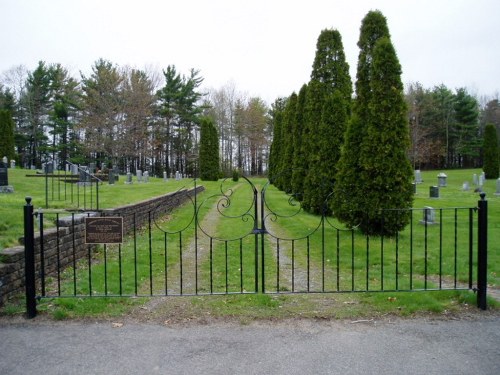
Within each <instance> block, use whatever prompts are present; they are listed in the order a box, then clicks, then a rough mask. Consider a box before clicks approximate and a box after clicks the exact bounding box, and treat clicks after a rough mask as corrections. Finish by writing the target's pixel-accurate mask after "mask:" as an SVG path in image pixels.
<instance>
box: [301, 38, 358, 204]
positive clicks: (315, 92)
mask: <svg viewBox="0 0 500 375" xmlns="http://www.w3.org/2000/svg"><path fill="white" fill-rule="evenodd" d="M351 94H352V83H351V78H350V76H349V65H348V64H347V62H346V61H345V54H344V47H343V45H342V38H341V36H340V33H339V32H338V31H337V30H323V31H322V32H321V34H320V36H319V38H318V42H317V44H316V55H315V58H314V63H313V70H312V73H311V81H310V82H309V85H308V91H307V97H306V111H305V112H306V117H305V118H306V123H307V125H306V126H307V129H308V133H309V134H308V138H307V140H303V145H305V146H306V147H305V152H304V155H306V157H307V158H308V166H309V170H308V172H307V175H306V178H305V181H304V196H303V202H302V206H303V207H304V209H306V210H308V211H311V212H315V213H323V212H324V210H325V208H326V206H325V201H326V199H327V197H328V193H329V192H330V191H331V190H332V188H333V184H334V180H335V168H334V166H335V165H336V163H337V162H338V160H339V158H340V148H341V145H342V144H343V141H344V139H343V135H344V132H345V128H346V124H347V118H348V117H347V115H348V113H349V111H350V98H351Z"/></svg>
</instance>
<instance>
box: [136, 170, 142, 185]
mask: <svg viewBox="0 0 500 375" xmlns="http://www.w3.org/2000/svg"><path fill="white" fill-rule="evenodd" d="M137 182H142V171H141V170H140V169H138V170H137Z"/></svg>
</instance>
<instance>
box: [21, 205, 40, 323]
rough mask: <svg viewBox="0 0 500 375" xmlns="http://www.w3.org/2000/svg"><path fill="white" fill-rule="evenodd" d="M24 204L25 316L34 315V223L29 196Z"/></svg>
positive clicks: (31, 316)
mask: <svg viewBox="0 0 500 375" xmlns="http://www.w3.org/2000/svg"><path fill="white" fill-rule="evenodd" d="M25 200H26V204H25V206H24V272H25V288H26V317H27V318H28V319H32V318H34V317H35V316H36V313H37V311H36V282H35V225H34V219H33V206H32V204H31V197H26V198H25Z"/></svg>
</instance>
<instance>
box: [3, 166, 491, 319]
mask: <svg viewBox="0 0 500 375" xmlns="http://www.w3.org/2000/svg"><path fill="white" fill-rule="evenodd" d="M439 172H441V171H428V172H422V177H423V180H424V181H423V183H422V184H419V185H417V194H416V196H415V202H414V207H415V208H423V207H433V208H435V209H439V208H443V209H445V210H444V211H443V212H445V215H448V211H447V210H446V209H448V208H451V207H467V208H468V207H475V206H476V205H477V201H478V200H479V199H480V198H479V195H478V193H474V192H473V189H474V186H473V184H472V177H473V174H479V173H480V170H447V171H444V172H445V173H446V174H447V175H448V178H447V187H443V188H440V198H439V199H434V198H429V187H430V186H432V185H437V181H438V179H437V174H438V173H439ZM27 173H32V172H31V171H26V170H21V169H16V170H9V183H10V184H11V185H13V186H14V190H15V192H14V194H3V195H0V210H1V212H0V236H1V237H0V248H2V247H7V246H12V245H14V244H16V242H17V239H18V237H20V236H22V234H23V227H22V215H23V210H22V207H23V205H24V203H25V201H24V197H25V196H28V195H29V196H32V197H33V204H34V206H35V208H38V207H40V206H42V207H43V206H44V205H45V179H44V178H26V177H24V176H25V175H26V174H27ZM266 181H267V180H265V179H253V180H252V182H253V183H254V184H255V185H256V186H257V187H258V188H259V189H260V188H261V187H262V186H263V185H265V184H266ZM465 181H469V183H470V185H471V191H462V184H463V182H465ZM199 183H201V182H199ZM202 184H203V185H204V186H205V188H206V192H205V193H203V195H202V196H201V197H200V201H202V200H203V199H206V198H207V197H210V196H211V195H214V194H218V193H219V185H220V184H219V183H212V182H209V183H207V182H203V183H202ZM185 185H187V186H186V187H190V186H191V185H192V182H190V181H188V180H184V181H175V180H169V181H168V182H164V181H163V180H162V179H155V178H151V179H150V183H148V184H137V183H134V184H132V185H126V184H124V182H123V176H122V177H121V179H120V181H119V182H118V183H117V184H115V185H108V184H107V183H106V184H103V185H101V186H100V187H99V189H100V190H99V204H100V208H107V207H116V206H120V205H124V204H128V203H131V202H136V201H140V200H144V199H147V198H149V197H153V196H158V195H162V194H165V193H168V192H172V191H176V190H178V189H179V188H181V187H183V186H185ZM484 191H485V192H486V194H487V195H486V199H487V200H488V202H489V203H488V204H489V228H488V229H489V233H488V234H489V241H488V242H489V255H488V261H489V268H488V282H489V284H490V285H491V286H493V287H496V286H498V282H499V276H498V269H499V265H500V259H499V251H498V246H499V245H498V244H499V243H500V232H499V227H500V207H499V206H500V197H498V196H495V195H494V193H495V191H496V181H486V184H485V186H484ZM233 194H234V197H235V198H236V197H237V196H238V195H241V196H245V197H247V196H248V194H251V191H250V192H249V191H248V189H246V188H245V187H244V188H241V189H238V190H235V191H234V192H233ZM280 194H281V193H279V192H274V191H273V188H272V187H270V188H269V195H270V197H271V196H273V195H275V196H276V197H278V198H279V196H280ZM250 197H251V195H250ZM249 202H250V198H245V200H243V201H241V200H237V199H233V201H232V203H231V205H230V206H229V207H227V208H224V209H223V210H225V213H226V214H227V215H228V216H231V215H237V216H238V215H241V213H243V212H246V211H247V210H248V209H249V208H250V207H248V206H249ZM198 204H200V202H198ZM286 205H287V204H285V203H280V205H278V206H277V208H278V209H285V210H287V209H289V208H287V207H286ZM70 206H71V204H70ZM209 206H211V203H210V201H207V202H206V203H205V204H204V205H203V206H202V207H201V210H200V220H202V219H203V217H204V216H205V215H208V211H209ZM65 207H68V203H67V202H62V201H57V202H51V208H65ZM186 210H187V211H186V212H184V213H183V210H179V215H180V216H182V215H187V216H189V210H190V208H186ZM191 210H192V208H191ZM438 212H439V211H438ZM450 212H452V214H453V211H450ZM252 213H253V212H252V211H250V212H249V214H250V215H251V214H252ZM438 215H439V213H438ZM225 220H226V219H223V220H222V221H221V222H220V223H218V224H217V226H216V228H208V229H207V230H208V231H210V230H213V232H211V233H210V234H211V235H213V236H214V237H221V238H228V237H232V235H234V233H237V234H238V235H237V236H235V237H238V236H239V234H240V232H241V233H247V232H248V230H249V229H248V221H244V220H238V221H237V222H238V224H237V225H233V224H231V223H232V222H231V221H230V220H229V219H227V220H228V221H227V223H226V222H225ZM317 221H318V218H317V217H315V216H313V215H308V214H301V215H299V217H296V218H294V220H293V223H292V225H286V226H285V227H284V228H282V229H280V231H281V234H284V235H286V236H290V238H295V237H296V236H298V235H299V234H300V233H301V231H304V228H314V227H315V225H316V224H315V223H317ZM462 221H463V220H462V219H460V221H459V222H462ZM460 225H462V224H460ZM250 229H251V228H250ZM430 230H431V231H435V230H436V229H435V228H432V229H430ZM444 230H445V231H448V230H449V231H451V232H450V233H456V234H455V236H461V232H462V231H464V230H465V229H464V228H463V227H462V226H459V227H457V228H445V229H444ZM474 230H475V229H474ZM446 233H448V232H446ZM446 233H445V240H446V241H447V240H450V241H452V237H453V235H450V236H448V235H446ZM190 235H192V234H190V233H189V232H186V234H185V236H186V237H187V238H184V239H183V240H184V241H187V240H188V238H189V236H190ZM161 236H162V235H160V236H159V238H158V239H156V241H158V242H160V243H161V242H162V241H165V238H166V237H161ZM356 236H358V235H356ZM405 236H406V239H407V238H408V237H409V235H408V234H407V233H406V234H405V233H402V235H401V241H402V242H403V241H404V240H405ZM474 236H476V232H474ZM267 241H268V243H266V249H271V248H272V246H273V245H272V241H271V240H267ZM312 241H313V242H314V241H317V239H314V238H313V239H312ZM446 241H445V243H444V247H445V249H446V251H448V250H449V251H452V249H449V247H450V246H448V245H447V242H446ZM391 243H392V245H393V244H394V241H387V242H386V243H385V245H384V246H385V247H386V248H387V247H389V246H391ZM228 244H229V245H228ZM252 245H253V244H252V241H250V242H249V243H247V242H244V243H240V242H238V241H233V242H229V243H227V242H224V241H215V243H214V245H213V248H212V250H211V251H212V252H213V254H212V257H213V265H212V267H210V266H209V263H208V262H205V263H204V264H201V265H200V267H201V268H200V270H201V271H200V272H201V275H202V276H201V279H203V278H205V281H206V279H207V277H208V276H207V275H208V274H209V273H210V272H211V273H213V283H214V287H215V288H217V291H218V292H222V293H224V292H227V290H228V286H229V288H235V289H236V291H238V288H240V289H243V287H242V283H243V284H244V285H245V289H246V288H248V285H250V289H251V286H252V284H253V280H254V278H255V272H254V271H253V270H254V268H255V267H254V262H255V259H254V257H253V255H251V254H252V253H251V252H250V253H247V252H242V251H241V250H239V251H238V247H239V248H240V249H241V248H242V247H248V246H252ZM420 245H421V244H419V245H418V246H420ZM228 247H229V249H228ZM231 247H236V250H235V251H232V250H231ZM451 247H452V246H451ZM126 251H127V250H126V246H124V254H125V252H126ZM266 251H268V252H267V253H266V255H265V256H266V273H269V275H271V277H268V279H267V280H266V285H267V286H268V289H272V288H273V287H275V284H276V281H275V280H274V279H273V272H274V271H273V270H277V269H279V265H278V266H277V262H276V259H275V257H273V255H272V254H271V252H270V250H266ZM281 251H282V252H283V253H286V252H288V255H290V249H289V248H288V249H287V248H286V246H283V247H282V249H281ZM355 251H356V252H357V251H358V250H355ZM228 254H229V255H228ZM243 254H244V256H243ZM249 254H250V255H249ZM334 256H335V255H334V254H331V256H330V257H331V258H332V260H333V258H334ZM320 257H321V255H320V254H319V253H314V252H313V253H312V254H310V255H308V258H307V260H306V258H305V257H304V256H302V257H300V256H298V257H297V262H298V263H300V262H302V263H304V262H306V261H307V262H310V263H311V264H312V263H316V265H317V264H319V263H320V262H321V261H324V259H320ZM330 257H329V258H330ZM339 258H340V259H339V264H341V265H342V267H344V265H345V264H349V262H351V258H350V256H347V257H346V259H343V258H342V257H339ZM178 260H179V259H178V258H177V259H176V258H175V257H172V258H169V259H168V264H175V263H176V262H178ZM328 261H330V259H328ZM372 261H377V262H380V259H378V260H373V259H372ZM144 262H147V259H145V260H144ZM361 262H365V260H364V259H363V260H361ZM383 262H384V261H383V260H382V264H384V263H383ZM385 262H387V264H388V265H390V264H391V260H390V259H386V260H385ZM241 264H244V265H245V266H244V267H243V269H244V270H239V267H240V268H242V267H241V266H240V265H241ZM112 267H113V266H112V265H110V269H109V270H108V271H107V272H109V273H110V274H111V269H112ZM158 267H159V268H158V269H155V271H154V272H155V276H154V278H153V280H154V283H155V284H158V283H160V284H161V282H162V281H161V262H160V263H159V266H158ZM228 267H229V269H235V270H236V269H238V270H239V272H234V273H230V274H229V277H226V275H227V272H225V271H226V270H227V269H228ZM144 270H145V271H144V272H145V273H146V278H147V273H148V269H147V267H146V268H145V269H144ZM82 272H83V273H85V272H86V271H85V270H83V271H82ZM405 272H406V273H407V272H408V270H399V273H400V274H405ZM418 272H420V273H421V272H422V270H420V271H418ZM429 272H431V273H433V272H435V269H432V270H429ZM474 272H475V270H474ZM396 274H398V273H396ZM158 275H160V276H158ZM203 275H204V276H203ZM174 276H175V275H174ZM358 276H359V278H360V280H363V279H365V278H366V277H365V276H366V275H361V274H360V275H348V276H347V277H346V279H345V280H341V282H343V283H345V284H349V283H350V282H351V281H352V280H351V279H354V278H355V277H356V282H358V281H357V278H358ZM175 277H177V276H175ZM258 277H259V278H260V275H259V276H258ZM396 277H398V276H396ZM459 277H460V278H461V277H462V276H461V275H459ZM157 279H158V280H157ZM405 280H406V279H405ZM202 281H203V280H202ZM370 282H371V281H370ZM374 282H375V283H379V280H375V281H374ZM394 282H395V280H394V278H392V279H390V278H389V279H387V280H385V284H386V285H391V283H394ZM416 282H418V281H416ZM96 283H103V281H102V280H101V281H96ZM108 283H109V288H111V289H113V288H116V285H115V286H113V281H112V280H106V284H107V285H108ZM126 287H127V288H129V289H130V288H132V289H133V287H134V286H133V285H128V286H126ZM147 287H148V286H145V288H146V289H147ZM79 288H80V286H79ZM81 288H82V290H83V291H84V290H85V285H83V286H81ZM279 290H282V291H290V288H289V286H281V287H280V289H279ZM132 293H133V290H132ZM146 294H147V293H146ZM169 298H170V297H169ZM490 302H491V303H490V306H491V305H493V306H496V304H495V302H494V301H492V300H490ZM144 303H147V302H146V300H144V299H142V298H138V299H109V298H97V299H78V298H70V299H59V300H53V301H52V300H44V302H42V303H41V304H40V305H39V310H40V311H42V312H43V311H46V312H47V313H50V314H51V315H52V316H54V317H55V318H58V319H62V318H66V317H72V316H100V317H106V316H120V315H122V314H124V313H125V312H127V311H130V309H134V306H135V307H136V306H137V305H141V304H144ZM474 303H475V296H474V295H473V294H472V293H470V292H467V291H465V292H463V291H442V292H423V293H397V295H394V293H392V294H391V293H356V294H340V295H339V294H335V295H328V294H327V295H319V296H318V295H316V296H315V295H276V296H273V295H257V296H255V295H243V296H227V295H225V296H209V297H200V296H198V297H183V298H181V299H173V300H169V303H168V307H167V306H163V307H162V308H159V309H157V311H156V312H155V313H154V314H164V315H168V316H173V315H175V316H176V318H175V319H183V317H186V316H198V317H200V316H206V315H209V316H211V317H218V316H220V317H224V316H233V317H240V319H241V320H242V321H245V320H247V319H250V320H251V319H254V318H266V317H267V318H277V317H281V318H287V317H296V316H302V317H332V318H342V317H348V316H351V317H356V316H358V317H359V316H368V315H370V314H372V313H376V314H379V315H380V314H386V313H395V314H398V315H411V314H413V313H416V312H419V311H431V312H438V313H442V312H449V311H454V310H457V309H460V308H463V306H467V305H470V304H474ZM180 306H181V307H180ZM20 309H21V310H22V306H21V307H18V308H17V307H15V306H13V305H9V306H6V307H5V308H4V309H3V311H4V313H9V312H11V313H18V312H19V311H20Z"/></svg>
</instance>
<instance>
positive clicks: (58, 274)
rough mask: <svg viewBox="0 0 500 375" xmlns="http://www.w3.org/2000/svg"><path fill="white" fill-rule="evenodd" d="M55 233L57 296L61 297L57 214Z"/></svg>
mask: <svg viewBox="0 0 500 375" xmlns="http://www.w3.org/2000/svg"><path fill="white" fill-rule="evenodd" d="M56 231H57V247H56V253H57V271H56V272H57V295H58V296H61V245H60V241H59V214H57V221H56Z"/></svg>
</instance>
